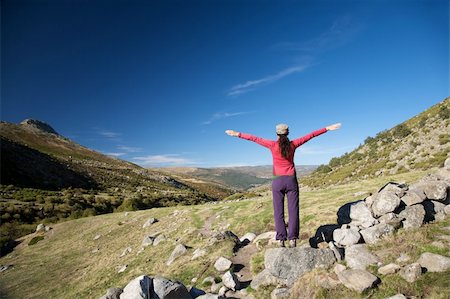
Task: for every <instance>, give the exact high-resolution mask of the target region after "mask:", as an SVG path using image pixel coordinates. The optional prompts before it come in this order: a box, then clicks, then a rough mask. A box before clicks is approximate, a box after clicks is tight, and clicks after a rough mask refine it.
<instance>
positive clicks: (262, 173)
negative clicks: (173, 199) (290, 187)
mask: <svg viewBox="0 0 450 299" xmlns="http://www.w3.org/2000/svg"><path fill="white" fill-rule="evenodd" d="M316 168H317V165H302V166H297V167H296V170H297V175H298V176H299V177H302V176H304V175H307V174H309V173H311V172H312V171H314V170H315V169H316ZM154 170H155V169H154ZM156 170H160V171H162V172H163V173H166V174H168V175H170V176H173V177H175V178H176V179H177V180H180V181H182V182H184V183H187V182H213V183H217V184H219V185H221V186H226V187H229V188H233V189H235V190H241V191H242V190H248V189H250V188H254V187H258V186H261V185H264V184H267V183H269V182H270V181H271V180H272V176H273V174H272V166H271V165H261V166H239V167H215V168H195V167H166V168H158V169H156Z"/></svg>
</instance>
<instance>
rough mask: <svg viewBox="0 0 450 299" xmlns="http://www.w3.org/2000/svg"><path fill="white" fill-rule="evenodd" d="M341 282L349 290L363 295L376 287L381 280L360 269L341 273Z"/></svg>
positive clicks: (339, 276)
mask: <svg viewBox="0 0 450 299" xmlns="http://www.w3.org/2000/svg"><path fill="white" fill-rule="evenodd" d="M338 278H339V280H340V281H341V282H342V283H343V284H344V285H345V286H346V287H347V288H349V289H352V290H354V291H357V292H358V293H362V292H364V291H365V290H367V289H370V288H372V287H374V286H375V285H376V284H377V283H378V282H379V279H378V277H376V276H375V275H373V274H371V273H369V272H367V271H365V270H360V269H348V270H344V271H342V272H340V273H339V275H338Z"/></svg>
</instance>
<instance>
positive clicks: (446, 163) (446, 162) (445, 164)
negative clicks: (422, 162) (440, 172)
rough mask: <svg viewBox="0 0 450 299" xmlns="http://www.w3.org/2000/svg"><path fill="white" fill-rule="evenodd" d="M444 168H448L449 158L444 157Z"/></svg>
mask: <svg viewBox="0 0 450 299" xmlns="http://www.w3.org/2000/svg"><path fill="white" fill-rule="evenodd" d="M444 169H446V170H450V158H447V159H445V161H444Z"/></svg>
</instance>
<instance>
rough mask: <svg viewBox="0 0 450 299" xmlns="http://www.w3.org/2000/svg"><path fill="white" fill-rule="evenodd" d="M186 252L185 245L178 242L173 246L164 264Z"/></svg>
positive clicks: (169, 263) (171, 261) (170, 262)
mask: <svg viewBox="0 0 450 299" xmlns="http://www.w3.org/2000/svg"><path fill="white" fill-rule="evenodd" d="M186 252H187V249H186V247H185V246H184V245H183V244H178V245H177V246H175V249H174V250H173V251H172V254H171V255H170V257H169V259H168V260H167V263H166V265H167V266H170V265H171V264H172V263H173V261H174V260H175V259H177V258H178V257H180V256H182V255H183V254H185V253H186Z"/></svg>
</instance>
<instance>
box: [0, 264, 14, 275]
mask: <svg viewBox="0 0 450 299" xmlns="http://www.w3.org/2000/svg"><path fill="white" fill-rule="evenodd" d="M12 267H13V265H0V273H2V272H5V271H6V270H8V269H11V268H12Z"/></svg>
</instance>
